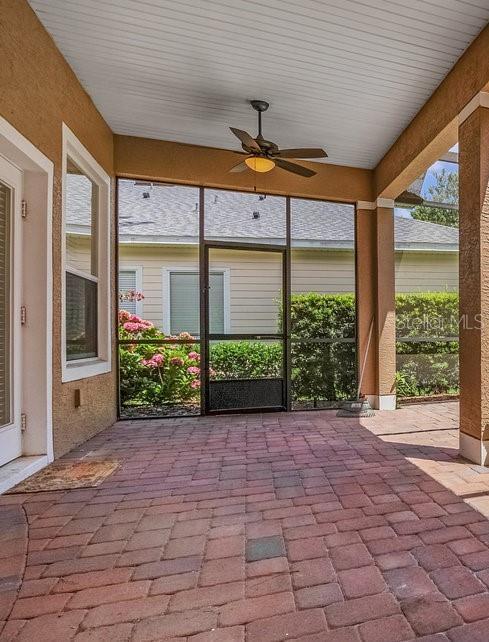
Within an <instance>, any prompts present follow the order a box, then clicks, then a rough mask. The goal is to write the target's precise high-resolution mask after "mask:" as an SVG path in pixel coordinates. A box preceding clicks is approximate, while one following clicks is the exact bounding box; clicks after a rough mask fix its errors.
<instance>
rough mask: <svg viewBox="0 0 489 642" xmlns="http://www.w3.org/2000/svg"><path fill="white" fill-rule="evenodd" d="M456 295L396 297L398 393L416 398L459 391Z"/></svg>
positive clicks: (450, 293) (441, 293)
mask: <svg viewBox="0 0 489 642" xmlns="http://www.w3.org/2000/svg"><path fill="white" fill-rule="evenodd" d="M458 301H459V298H458V294H457V293H452V292H432V293H431V292H425V293H420V294H398V295H397V296H396V330H397V339H398V340H397V343H396V353H397V369H398V379H397V394H398V395H399V396H400V397H416V396H424V395H433V394H454V393H457V392H458V347H459V344H458V341H447V340H445V341H429V340H427V339H430V338H440V339H441V338H444V337H457V336H458V319H459V312H458Z"/></svg>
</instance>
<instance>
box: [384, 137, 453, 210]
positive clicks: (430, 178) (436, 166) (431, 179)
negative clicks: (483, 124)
mask: <svg viewBox="0 0 489 642" xmlns="http://www.w3.org/2000/svg"><path fill="white" fill-rule="evenodd" d="M449 151H451V152H458V143H457V144H456V145H454V146H453V147H451V148H450V150H449ZM442 169H446V170H447V171H448V172H458V165H456V164H455V163H447V162H445V161H436V163H433V165H432V166H431V167H430V168H429V169H428V171H427V172H426V176H425V178H424V181H423V187H422V188H421V196H423V197H424V198H426V199H428V198H429V191H428V190H429V188H430V187H431V186H432V185H434V184H435V175H436V174H437V173H438V172H440V171H441V170H442ZM394 214H395V215H396V216H402V217H404V218H411V214H410V210H409V209H407V208H404V207H396V208H395V211H394Z"/></svg>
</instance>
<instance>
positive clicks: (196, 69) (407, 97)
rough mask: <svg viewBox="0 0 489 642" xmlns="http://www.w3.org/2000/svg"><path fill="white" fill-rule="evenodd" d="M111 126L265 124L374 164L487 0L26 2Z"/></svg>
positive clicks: (483, 14) (282, 140) (488, 9)
mask: <svg viewBox="0 0 489 642" xmlns="http://www.w3.org/2000/svg"><path fill="white" fill-rule="evenodd" d="M29 1H30V4H31V6H32V7H33V9H34V10H35V11H36V13H37V14H38V16H39V18H40V19H41V21H42V23H43V24H44V26H45V27H46V28H47V30H48V31H49V32H50V33H51V35H52V36H53V38H54V40H55V42H56V44H57V45H58V47H59V48H60V50H61V51H62V53H63V54H64V56H65V57H66V59H67V60H68V62H69V63H70V65H71V66H72V68H73V69H74V71H75V73H76V74H77V76H78V78H79V79H80V81H81V82H82V84H83V86H84V87H85V89H86V90H87V92H88V93H89V94H90V96H91V97H92V98H93V100H94V102H95V104H96V105H97V107H98V108H99V110H100V111H101V113H102V114H103V116H104V117H105V119H106V120H107V122H108V123H109V125H110V126H111V127H112V129H113V130H114V131H115V132H118V133H121V134H131V135H135V136H144V137H151V138H160V139H165V140H173V141H180V142H185V143H195V144H201V145H209V146H214V147H223V148H229V149H237V148H238V146H239V144H238V143H237V141H236V140H235V139H234V137H233V136H232V135H231V133H230V132H229V130H228V126H229V125H233V126H234V127H238V128H240V129H246V130H249V131H250V133H251V134H252V135H255V134H256V131H255V129H256V119H255V116H256V115H255V113H254V112H253V111H252V109H251V108H250V106H249V105H248V104H247V100H248V99H250V98H264V99H266V100H268V101H269V102H270V103H271V108H270V110H269V111H268V112H267V114H266V115H265V119H264V134H265V136H266V137H267V138H269V139H271V140H274V141H275V142H277V143H278V144H279V145H280V146H281V147H298V146H300V147H306V146H307V147H309V146H322V147H325V148H326V149H327V150H328V152H329V155H330V156H329V162H332V163H339V164H345V165H353V166H357V167H368V168H370V167H374V166H375V165H376V163H377V162H378V161H379V160H380V158H381V157H382V156H383V154H384V153H385V152H386V151H387V149H388V148H389V146H390V145H391V144H392V143H393V142H394V140H395V139H396V137H397V136H398V135H399V133H400V132H401V131H402V130H403V129H404V127H405V126H406V125H407V124H408V123H409V121H410V120H411V119H412V117H413V116H414V115H415V114H416V112H417V111H418V110H419V108H420V107H421V106H422V105H423V103H424V102H425V101H426V99H427V98H428V97H429V96H430V95H431V93H432V92H433V90H434V89H435V88H436V87H437V85H438V84H439V83H440V81H441V80H442V79H443V78H444V76H445V75H446V74H447V72H448V71H449V69H450V68H451V67H452V66H453V64H454V63H455V62H456V61H457V59H458V58H459V57H460V55H461V54H462V53H463V51H464V50H465V49H466V48H467V46H468V45H469V44H470V42H471V41H472V40H473V39H474V38H475V37H476V36H477V34H478V33H479V32H480V31H481V29H482V28H483V27H484V26H485V25H486V24H487V22H488V21H489V0H409V2H406V0H299V1H297V0H29Z"/></svg>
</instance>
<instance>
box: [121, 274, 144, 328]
mask: <svg viewBox="0 0 489 642" xmlns="http://www.w3.org/2000/svg"><path fill="white" fill-rule="evenodd" d="M142 272H143V269H142V268H141V267H138V268H132V267H131V268H126V267H124V268H121V269H120V270H119V310H126V311H127V312H130V313H131V314H137V315H138V316H141V315H142V314H143V302H142V300H139V301H138V300H137V298H136V297H135V296H134V293H138V294H142V281H143V279H142Z"/></svg>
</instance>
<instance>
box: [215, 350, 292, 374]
mask: <svg viewBox="0 0 489 642" xmlns="http://www.w3.org/2000/svg"><path fill="white" fill-rule="evenodd" d="M209 361H210V363H209V366H210V368H211V369H212V371H213V373H212V378H213V379H246V378H254V377H256V378H259V377H281V376H282V362H283V348H282V344H281V343H264V342H260V341H222V342H220V343H215V344H213V345H211V348H210V359H209Z"/></svg>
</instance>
